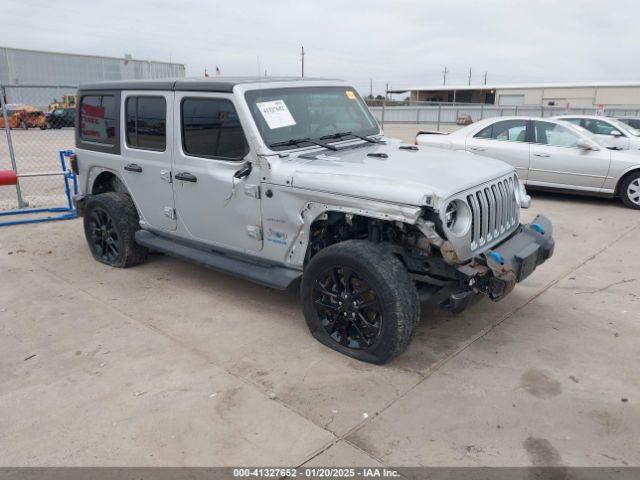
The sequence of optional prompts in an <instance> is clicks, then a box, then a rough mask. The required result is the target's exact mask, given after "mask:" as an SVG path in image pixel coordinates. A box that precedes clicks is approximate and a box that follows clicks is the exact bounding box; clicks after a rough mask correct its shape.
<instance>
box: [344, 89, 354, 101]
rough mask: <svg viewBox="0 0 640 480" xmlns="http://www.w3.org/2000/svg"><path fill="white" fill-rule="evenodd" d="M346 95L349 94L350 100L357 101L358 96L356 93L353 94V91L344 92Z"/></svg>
mask: <svg viewBox="0 0 640 480" xmlns="http://www.w3.org/2000/svg"><path fill="white" fill-rule="evenodd" d="M344 93H346V94H347V98H348V99H349V100H355V99H356V94H355V93H353V91H351V90H347V91H346V92H344Z"/></svg>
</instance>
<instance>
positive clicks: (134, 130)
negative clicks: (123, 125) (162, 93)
mask: <svg viewBox="0 0 640 480" xmlns="http://www.w3.org/2000/svg"><path fill="white" fill-rule="evenodd" d="M125 115H126V119H127V134H126V139H127V145H128V146H129V147H132V148H140V149H144V150H157V151H161V152H164V150H165V148H166V144H167V131H166V129H167V102H166V100H165V98H164V97H151V96H137V97H128V98H127V104H126V107H125Z"/></svg>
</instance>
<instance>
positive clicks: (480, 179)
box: [290, 141, 514, 206]
mask: <svg viewBox="0 0 640 480" xmlns="http://www.w3.org/2000/svg"><path fill="white" fill-rule="evenodd" d="M400 145H403V144H402V143H401V142H399V141H387V144H365V145H364V146H357V147H354V148H345V149H343V150H339V151H337V152H326V151H323V154H317V153H314V154H306V155H298V158H299V159H302V158H306V159H309V160H308V161H306V162H303V163H298V162H296V166H295V167H294V168H293V169H292V171H291V172H290V175H291V184H292V186H293V187H296V188H304V189H309V190H317V191H323V192H329V193H336V194H343V195H349V196H352V197H361V198H369V199H373V200H380V201H386V202H392V203H401V204H406V205H416V206H420V205H424V204H425V196H427V195H431V196H435V197H439V198H441V199H443V198H447V197H449V196H451V195H454V194H456V193H459V192H462V191H465V190H467V189H469V188H472V187H475V186H477V185H480V184H483V183H485V182H488V181H490V180H494V179H495V178H498V177H501V176H503V175H507V174H509V173H510V172H513V171H514V168H513V167H512V166H511V165H508V164H506V163H504V162H501V161H499V160H493V159H490V158H486V157H481V156H478V155H473V154H470V153H467V152H464V151H453V150H443V149H438V148H428V147H419V150H417V151H412V150H403V149H400V148H399V147H400ZM372 153H382V154H386V155H387V156H388V157H387V158H380V157H372V156H368V154H372Z"/></svg>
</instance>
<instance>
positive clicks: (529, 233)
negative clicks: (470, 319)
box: [442, 215, 555, 312]
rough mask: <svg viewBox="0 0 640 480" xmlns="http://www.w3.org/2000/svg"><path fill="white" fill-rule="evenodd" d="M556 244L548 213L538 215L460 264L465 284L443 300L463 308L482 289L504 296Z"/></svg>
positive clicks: (448, 306)
mask: <svg viewBox="0 0 640 480" xmlns="http://www.w3.org/2000/svg"><path fill="white" fill-rule="evenodd" d="M554 247H555V242H554V240H553V226H552V224H551V221H550V220H549V219H548V218H547V217H545V216H544V215H538V216H537V217H536V218H534V220H533V222H531V223H529V224H526V225H520V227H519V228H518V229H517V230H516V231H515V232H514V233H513V235H511V236H510V237H509V238H507V239H506V240H505V241H503V242H502V243H501V244H499V245H496V246H495V247H494V248H492V249H491V250H488V251H486V252H484V253H483V254H482V255H480V256H478V257H476V258H474V259H473V261H472V262H471V263H470V264H467V265H463V266H461V267H459V268H458V272H459V273H460V274H462V276H463V278H464V279H465V280H464V282H463V285H464V288H461V289H460V290H459V291H457V292H456V293H454V294H453V295H451V297H449V298H448V299H447V300H446V301H445V302H443V304H442V306H443V308H445V309H447V310H452V311H454V312H459V311H462V310H464V308H466V306H467V305H468V303H469V301H470V300H471V297H473V296H474V295H475V294H478V293H483V294H485V295H487V296H488V297H489V298H491V300H494V301H498V300H501V299H503V298H504V297H505V296H506V295H507V294H509V292H511V290H513V288H514V287H515V285H516V283H518V282H521V281H523V280H524V279H525V278H527V277H528V276H529V275H531V273H533V271H534V270H535V269H536V268H537V267H538V265H541V264H543V263H544V262H546V261H547V260H548V259H549V258H551V256H552V255H553V250H554Z"/></svg>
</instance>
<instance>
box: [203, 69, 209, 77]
mask: <svg viewBox="0 0 640 480" xmlns="http://www.w3.org/2000/svg"><path fill="white" fill-rule="evenodd" d="M204 76H205V77H208V76H209V72H207V69H206V68H205V69H204Z"/></svg>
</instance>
